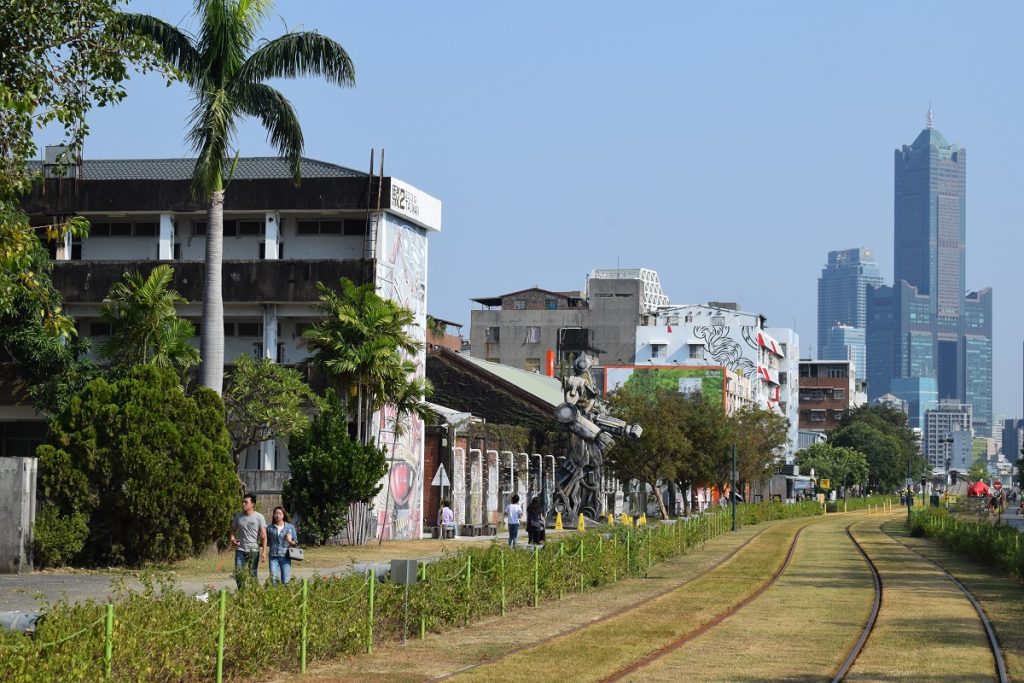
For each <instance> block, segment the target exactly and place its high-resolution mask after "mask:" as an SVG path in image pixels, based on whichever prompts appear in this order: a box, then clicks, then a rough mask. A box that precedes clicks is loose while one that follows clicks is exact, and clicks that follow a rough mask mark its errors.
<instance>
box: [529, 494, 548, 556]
mask: <svg viewBox="0 0 1024 683" xmlns="http://www.w3.org/2000/svg"><path fill="white" fill-rule="evenodd" d="M526 533H527V535H528V536H529V537H530V543H532V544H533V545H542V544H543V543H544V503H542V502H541V500H540V496H534V497H533V500H531V501H530V504H529V505H527V506H526Z"/></svg>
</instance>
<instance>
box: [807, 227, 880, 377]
mask: <svg viewBox="0 0 1024 683" xmlns="http://www.w3.org/2000/svg"><path fill="white" fill-rule="evenodd" d="M881 284H882V274H881V272H880V271H879V270H878V264H877V263H875V254H874V251H872V250H871V249H868V248H865V247H861V248H859V249H843V250H841V251H830V252H829V253H828V263H827V264H826V265H825V267H824V268H822V269H821V277H819V278H818V358H821V359H823V360H852V361H854V362H855V363H856V364H857V368H858V371H859V372H860V373H861V376H862V377H863V376H864V372H865V370H866V365H865V355H866V351H865V346H864V329H865V327H866V326H867V290H868V287H869V286H871V285H875V286H877V285H881ZM837 328H838V331H837Z"/></svg>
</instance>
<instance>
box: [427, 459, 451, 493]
mask: <svg viewBox="0 0 1024 683" xmlns="http://www.w3.org/2000/svg"><path fill="white" fill-rule="evenodd" d="M430 485H431V486H440V487H442V488H443V487H445V486H451V485H452V483H451V482H450V481H448V473H447V472H445V471H444V463H441V467H439V468H438V470H437V474H435V475H434V480H433V481H432V482H430Z"/></svg>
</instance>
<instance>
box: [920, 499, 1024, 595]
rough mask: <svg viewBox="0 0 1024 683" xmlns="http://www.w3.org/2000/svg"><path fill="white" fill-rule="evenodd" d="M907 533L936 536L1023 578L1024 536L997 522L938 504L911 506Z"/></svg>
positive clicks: (985, 561) (970, 555) (993, 565)
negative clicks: (954, 512)
mask: <svg viewBox="0 0 1024 683" xmlns="http://www.w3.org/2000/svg"><path fill="white" fill-rule="evenodd" d="M910 533H911V535H913V536H917V537H922V536H924V537H928V538H934V539H936V540H938V541H939V542H940V543H942V545H944V546H946V547H947V548H949V549H951V550H953V551H955V552H957V553H959V554H961V555H967V556H968V557H970V558H971V559H972V560H976V561H978V562H981V563H982V564H984V565H985V566H988V567H998V568H999V569H1001V570H1003V571H1005V572H1007V573H1008V574H1012V575H1014V576H1017V577H1019V578H1022V579H1024V540H1022V539H1021V532H1019V531H1017V530H1016V529H1014V528H1013V527H1011V526H1008V525H1006V524H1003V523H1001V522H997V523H996V524H992V523H991V522H987V521H980V520H979V521H973V520H964V519H960V518H959V517H955V516H952V515H950V514H949V513H948V512H947V511H946V510H944V509H942V508H929V509H927V510H914V511H913V512H912V513H911V517H910Z"/></svg>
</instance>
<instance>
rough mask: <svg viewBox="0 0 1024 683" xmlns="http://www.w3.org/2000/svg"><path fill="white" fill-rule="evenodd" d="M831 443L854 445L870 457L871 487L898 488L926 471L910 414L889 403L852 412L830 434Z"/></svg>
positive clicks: (882, 489) (882, 488) (865, 406)
mask: <svg viewBox="0 0 1024 683" xmlns="http://www.w3.org/2000/svg"><path fill="white" fill-rule="evenodd" d="M828 443H830V444H832V445H834V446H843V447H848V448H853V449H854V450H856V451H860V452H861V453H863V454H864V455H865V456H866V457H867V459H868V487H869V488H876V489H878V490H881V491H894V490H896V489H897V488H899V487H901V486H902V485H903V483H904V480H905V478H906V477H907V474H908V472H909V473H910V476H911V477H912V478H914V479H916V478H917V477H918V476H920V475H921V474H923V473H924V472H925V470H926V463H925V462H924V458H923V457H922V456H921V452H920V448H919V445H918V437H917V435H916V434H915V433H914V432H913V430H911V429H910V426H909V424H908V423H907V416H906V415H905V414H904V413H903V412H902V411H899V410H896V409H895V408H892V407H891V406H886V405H863V406H860V407H858V408H855V409H854V410H851V411H848V412H847V413H846V414H845V415H844V416H843V418H842V419H841V420H840V421H839V426H838V427H837V428H836V429H835V430H833V432H832V433H831V434H830V435H829V438H828Z"/></svg>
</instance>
